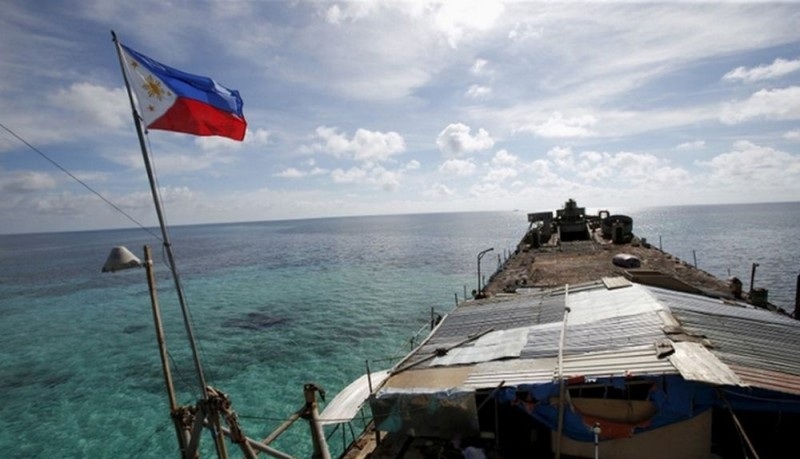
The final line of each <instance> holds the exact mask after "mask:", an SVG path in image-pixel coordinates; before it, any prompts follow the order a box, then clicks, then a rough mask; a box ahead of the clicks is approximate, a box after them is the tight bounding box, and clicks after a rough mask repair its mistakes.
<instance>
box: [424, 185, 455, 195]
mask: <svg viewBox="0 0 800 459" xmlns="http://www.w3.org/2000/svg"><path fill="white" fill-rule="evenodd" d="M454 194H455V191H454V190H453V189H451V188H449V187H448V186H447V185H444V184H441V183H435V184H434V185H433V186H431V187H430V188H428V189H426V190H425V191H423V192H422V195H423V196H425V197H428V198H446V197H450V196H453V195H454Z"/></svg>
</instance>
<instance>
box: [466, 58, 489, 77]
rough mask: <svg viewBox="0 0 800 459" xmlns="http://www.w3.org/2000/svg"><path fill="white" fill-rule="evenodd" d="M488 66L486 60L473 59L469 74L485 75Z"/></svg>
mask: <svg viewBox="0 0 800 459" xmlns="http://www.w3.org/2000/svg"><path fill="white" fill-rule="evenodd" d="M488 65H489V61H487V60H486V59H475V63H474V64H472V68H470V72H472V74H473V75H483V74H484V73H487V72H488V70H487V66H488Z"/></svg>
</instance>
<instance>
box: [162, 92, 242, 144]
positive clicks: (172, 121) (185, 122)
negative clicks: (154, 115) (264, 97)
mask: <svg viewBox="0 0 800 459" xmlns="http://www.w3.org/2000/svg"><path fill="white" fill-rule="evenodd" d="M147 127H148V129H161V130H164V131H176V132H183V133H186V134H194V135H202V136H208V135H218V136H222V137H228V138H231V139H233V140H243V139H244V132H245V129H246V128H247V122H245V120H244V119H242V118H239V117H237V116H236V115H234V114H232V113H229V112H225V111H222V110H220V109H218V108H216V107H213V106H211V105H208V104H204V103H203V102H200V101H197V100H194V99H187V98H182V97H179V98H178V99H176V100H175V104H173V105H172V107H170V108H169V110H167V111H166V112H165V113H164V114H163V115H161V117H160V118H158V119H156V120H155V121H153V122H152V123H150V125H149V126H147Z"/></svg>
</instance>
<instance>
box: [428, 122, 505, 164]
mask: <svg viewBox="0 0 800 459" xmlns="http://www.w3.org/2000/svg"><path fill="white" fill-rule="evenodd" d="M436 145H437V146H438V147H439V151H441V152H442V153H443V154H444V155H445V156H460V155H462V154H466V153H471V152H474V151H482V150H487V149H489V148H492V147H493V146H494V140H493V139H492V138H491V136H489V133H488V132H486V130H485V129H483V128H481V129H479V130H478V132H477V133H476V134H475V135H474V136H473V135H472V133H471V128H470V127H469V126H466V125H464V124H461V123H455V124H451V125H449V126H447V127H446V128H444V130H442V132H440V133H439V136H438V137H436Z"/></svg>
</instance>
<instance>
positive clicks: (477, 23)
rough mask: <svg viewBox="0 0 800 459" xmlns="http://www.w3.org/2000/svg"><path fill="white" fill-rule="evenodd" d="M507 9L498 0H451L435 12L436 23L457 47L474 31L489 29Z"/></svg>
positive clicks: (448, 39) (451, 43)
mask: <svg viewBox="0 0 800 459" xmlns="http://www.w3.org/2000/svg"><path fill="white" fill-rule="evenodd" d="M504 10H505V8H504V6H503V4H502V2H500V1H496V0H451V1H445V2H442V3H441V4H440V6H439V8H438V10H437V11H436V13H435V18H434V23H435V24H436V26H437V28H438V29H439V30H440V31H442V32H443V33H444V34H445V36H447V42H448V43H449V44H450V46H451V47H453V48H456V47H457V46H458V43H459V42H460V41H462V40H463V39H465V38H467V37H469V36H470V35H471V34H473V33H478V32H483V31H486V30H489V29H490V28H491V27H492V26H493V25H494V24H495V21H497V19H498V18H499V17H500V15H501V14H502V13H503V11H504Z"/></svg>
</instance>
